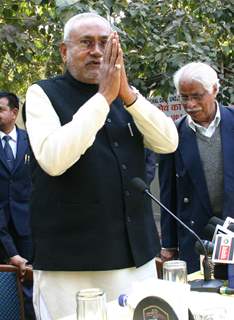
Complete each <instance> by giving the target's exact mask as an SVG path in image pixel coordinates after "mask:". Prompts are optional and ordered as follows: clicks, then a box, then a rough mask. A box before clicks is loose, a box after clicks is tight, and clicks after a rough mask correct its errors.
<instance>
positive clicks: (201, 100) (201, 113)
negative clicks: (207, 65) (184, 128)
mask: <svg viewBox="0 0 234 320" xmlns="http://www.w3.org/2000/svg"><path fill="white" fill-rule="evenodd" d="M179 92H180V96H181V100H182V103H183V106H184V109H185V111H186V112H187V113H188V114H189V115H190V116H191V118H192V119H193V121H194V122H196V123H198V124H200V125H203V126H208V125H209V124H210V122H211V121H212V120H213V119H214V117H215V113H216V103H215V98H216V95H217V88H216V87H215V86H214V87H213V90H212V92H211V93H209V92H208V91H207V90H206V89H205V88H204V87H203V86H202V84H201V83H199V82H196V81H191V80H189V81H188V80H182V81H181V82H180V84H179Z"/></svg>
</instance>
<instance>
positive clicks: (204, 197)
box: [159, 107, 234, 272]
mask: <svg viewBox="0 0 234 320" xmlns="http://www.w3.org/2000/svg"><path fill="white" fill-rule="evenodd" d="M220 112H221V122H220V132H221V143H222V149H223V166H224V168H223V173H224V195H223V212H222V213H221V214H222V218H223V219H225V218H226V217H228V216H229V217H234V165H233V163H234V109H231V108H228V107H220ZM177 128H178V133H179V146H178V149H177V151H176V152H175V153H171V154H168V155H160V161H159V181H160V195H161V201H162V203H163V204H164V205H165V206H167V207H168V208H169V209H170V210H171V211H172V212H173V213H175V214H176V215H177V216H178V217H179V218H180V219H181V220H183V222H184V223H186V224H187V225H188V226H189V227H191V228H192V229H193V230H194V231H195V232H197V233H198V234H199V236H200V237H201V238H203V239H205V238H204V235H203V229H204V227H205V225H206V224H207V223H208V220H209V219H210V218H211V217H212V216H213V213H212V209H211V204H210V200H209V195H208V189H207V185H206V181H205V176H204V171H203V167H202V164H201V159H200V156H199V151H198V146H197V141H196V135H195V132H194V131H193V130H192V129H190V128H189V127H188V125H187V121H186V117H183V118H182V119H180V120H179V122H178V124H177ZM161 227H162V246H163V247H165V248H173V247H179V256H180V259H182V260H185V261H187V265H188V271H189V272H193V271H195V270H198V269H199V259H198V256H197V255H196V254H195V252H194V243H195V241H196V239H195V238H194V236H193V235H191V234H190V233H189V232H188V231H186V230H185V229H184V228H183V227H182V226H180V225H178V224H177V223H176V221H175V220H174V219H173V218H172V217H170V216H169V215H168V214H167V213H166V212H164V210H162V212H161Z"/></svg>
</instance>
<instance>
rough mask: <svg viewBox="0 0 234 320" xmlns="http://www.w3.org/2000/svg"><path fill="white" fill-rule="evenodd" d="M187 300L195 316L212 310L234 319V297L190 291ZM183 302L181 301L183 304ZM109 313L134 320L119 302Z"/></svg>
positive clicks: (73, 317) (222, 318) (226, 319)
mask: <svg viewBox="0 0 234 320" xmlns="http://www.w3.org/2000/svg"><path fill="white" fill-rule="evenodd" d="M193 278H194V275H193ZM196 278H197V277H196ZM190 279H191V277H190ZM159 281H163V280H159ZM167 283H168V282H167ZM146 296H147V295H145V297H146ZM158 296H159V295H158ZM186 298H187V301H188V307H189V309H190V310H191V311H192V313H193V314H199V313H201V314H206V313H207V312H209V311H210V310H212V311H213V310H214V311H215V313H216V314H218V313H220V314H221V315H222V316H220V317H219V318H217V319H218V320H233V319H234V316H233V315H234V295H228V296H225V295H220V294H218V293H207V292H196V291H188V297H186ZM183 302H184V301H182V302H181V301H180V303H182V304H183ZM107 313H108V320H132V313H131V312H130V311H129V309H128V308H127V307H120V306H119V305H118V303H117V301H111V302H109V303H108V304H107ZM59 320H76V315H75V314H72V315H70V316H68V317H64V318H60V319H59ZM215 320H216V319H215Z"/></svg>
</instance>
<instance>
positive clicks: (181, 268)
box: [163, 260, 187, 283]
mask: <svg viewBox="0 0 234 320" xmlns="http://www.w3.org/2000/svg"><path fill="white" fill-rule="evenodd" d="M163 279H164V280H169V281H174V282H180V283H187V265H186V262H185V261H182V260H170V261H166V262H164V264H163Z"/></svg>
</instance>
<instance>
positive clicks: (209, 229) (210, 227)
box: [203, 217, 234, 241]
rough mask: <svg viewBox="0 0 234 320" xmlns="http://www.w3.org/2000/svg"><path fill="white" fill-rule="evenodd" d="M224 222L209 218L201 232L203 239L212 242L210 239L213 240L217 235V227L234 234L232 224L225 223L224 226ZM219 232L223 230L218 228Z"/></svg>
mask: <svg viewBox="0 0 234 320" xmlns="http://www.w3.org/2000/svg"><path fill="white" fill-rule="evenodd" d="M227 219H230V220H233V219H231V218H229V217H228V218H227ZM227 219H226V220H227ZM226 220H222V219H220V218H218V217H212V218H210V220H209V222H208V224H207V225H206V226H205V228H204V230H203V233H204V236H205V238H206V239H207V240H210V241H212V239H213V238H214V236H215V235H216V233H217V232H216V231H217V226H220V227H224V228H225V229H226V230H227V232H229V231H230V232H234V223H233V222H230V223H227V225H225V221H226ZM220 230H224V229H222V228H220Z"/></svg>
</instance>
